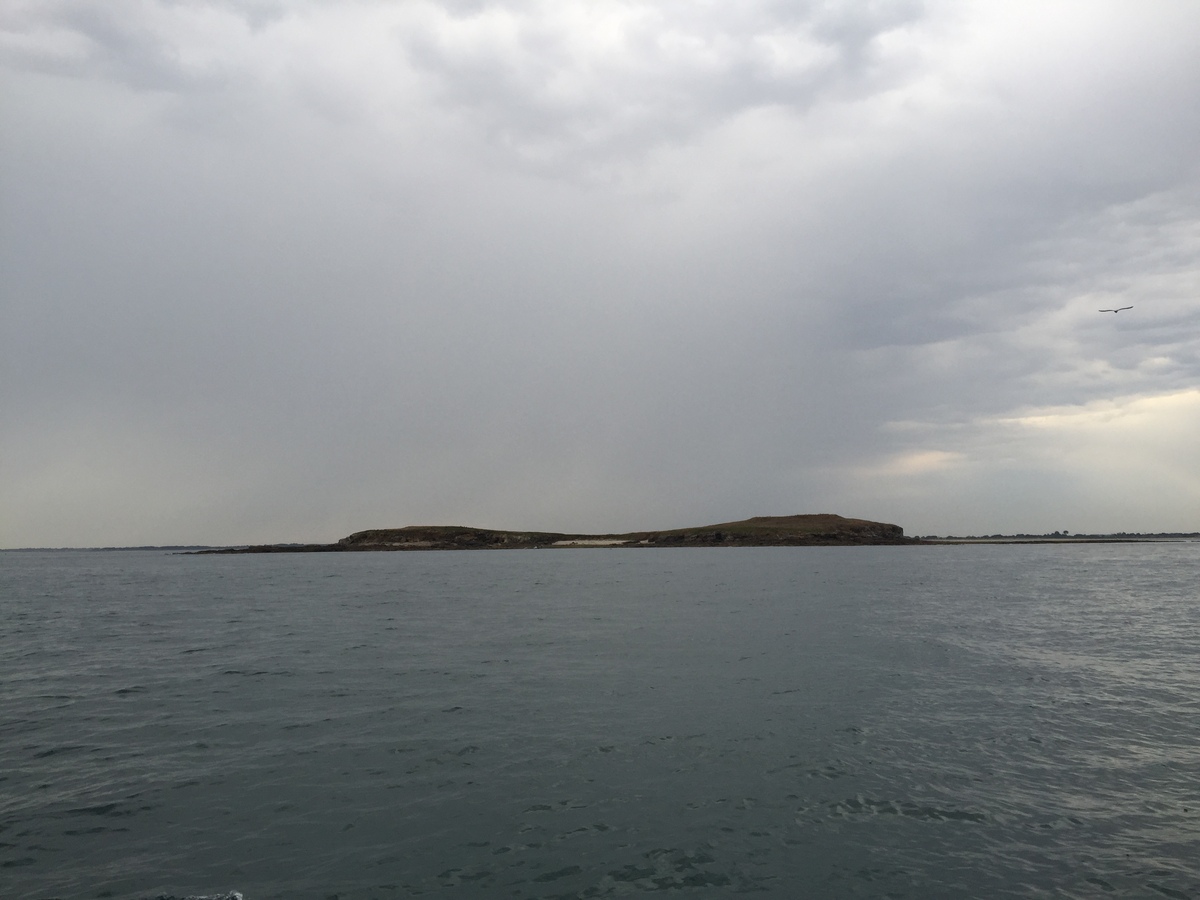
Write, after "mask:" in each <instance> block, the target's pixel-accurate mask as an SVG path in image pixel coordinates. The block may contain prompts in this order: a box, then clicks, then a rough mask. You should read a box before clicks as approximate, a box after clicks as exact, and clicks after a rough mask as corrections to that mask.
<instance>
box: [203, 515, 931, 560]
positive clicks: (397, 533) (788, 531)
mask: <svg viewBox="0 0 1200 900" xmlns="http://www.w3.org/2000/svg"><path fill="white" fill-rule="evenodd" d="M917 542H918V541H917V540H916V539H915V538H906V537H905V536H904V529H902V528H901V527H900V526H898V525H889V524H886V523H884V522H871V521H868V520H866V519H847V518H844V517H843V516H838V515H832V514H818V515H797V516H755V517H754V518H752V519H744V520H742V521H739V522H722V523H720V524H717V525H702V526H700V527H697V528H677V529H672V530H668V531H635V532H627V533H624V534H562V533H558V532H550V531H497V530H493V529H488V528H468V527H463V526H457V525H409V526H407V527H404V528H376V529H371V530H369V531H359V532H355V533H354V534H352V535H349V536H348V537H344V538H342V539H341V540H340V541H338V542H337V543H335V544H267V545H263V546H257V547H236V548H226V549H223V550H211V551H204V552H210V553H298V552H299V553H303V552H310V553H311V552H326V553H328V552H346V551H370V550H526V549H534V548H549V547H556V548H561V547H799V546H838V545H862V544H911V543H917Z"/></svg>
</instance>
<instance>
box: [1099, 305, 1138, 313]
mask: <svg viewBox="0 0 1200 900" xmlns="http://www.w3.org/2000/svg"><path fill="white" fill-rule="evenodd" d="M1123 309H1133V307H1132V306H1118V307H1117V308H1116V309H1102V310H1100V312H1110V313H1119V312H1120V311H1121V310H1123Z"/></svg>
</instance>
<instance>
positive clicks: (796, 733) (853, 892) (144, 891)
mask: <svg viewBox="0 0 1200 900" xmlns="http://www.w3.org/2000/svg"><path fill="white" fill-rule="evenodd" d="M0 679H2V683H0V896H3V897H6V898H7V897H13V898H25V897H31V898H47V897H60V898H92V897H114V898H143V897H154V896H156V895H159V894H174V895H179V896H183V895H185V894H215V893H218V892H224V891H229V890H232V889H237V890H240V891H242V892H244V894H245V896H246V900H269V898H302V900H303V898H314V900H325V898H330V897H333V896H336V897H338V898H339V900H360V898H361V900H366V898H393V897H394V898H402V897H409V896H416V895H425V896H430V895H432V896H455V897H457V896H463V897H531V898H533V897H544V898H551V897H560V898H583V897H609V896H631V895H638V894H643V893H653V892H660V891H662V892H668V893H669V895H671V896H676V895H677V896H687V897H692V896H695V897H724V896H728V895H730V894H733V893H759V894H760V895H762V896H768V897H823V898H824V897H833V898H837V897H912V898H929V897H1088V898H1091V897H1100V896H1113V897H1154V898H1161V897H1173V898H1183V897H1196V898H1200V544H1197V543H1190V544H1155V545H1086V546H1012V547H924V548H912V547H898V548H889V547H880V548H812V549H786V548H765V549H714V550H700V549H694V550H645V551H631V550H558V551H529V552H520V551H511V552H495V551H492V552H488V551H482V552H473V553H472V552H466V553H407V554H404V553H392V554H385V553H381V554H361V555H359V554H355V555H333V554H314V555H282V556H240V557H211V556H209V557H188V556H172V555H167V554H163V553H153V552H120V553H113V552H109V553H99V552H92V553H87V552H78V553H77V552H62V553H44V554H43V553H2V554H0Z"/></svg>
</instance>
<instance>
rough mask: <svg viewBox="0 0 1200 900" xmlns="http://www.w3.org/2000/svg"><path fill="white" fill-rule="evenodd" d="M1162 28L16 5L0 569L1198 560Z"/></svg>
mask: <svg viewBox="0 0 1200 900" xmlns="http://www.w3.org/2000/svg"><path fill="white" fill-rule="evenodd" d="M1196 19H1197V14H1196V12H1195V10H1194V8H1193V7H1192V6H1191V5H1188V4H1171V3H1164V4H1162V5H1160V6H1156V7H1155V10H1154V12H1153V13H1152V14H1151V13H1149V12H1147V11H1145V10H1141V11H1139V12H1138V14H1137V15H1136V16H1135V15H1133V14H1132V13H1129V12H1128V11H1127V10H1126V8H1125V7H1123V6H1122V5H1119V4H1114V5H1108V4H1095V5H1088V6H1087V7H1086V9H1085V8H1083V7H1081V8H1079V9H1078V10H1076V9H1075V8H1074V7H1071V6H1063V7H1061V8H1056V11H1054V12H1051V11H1047V10H1045V9H1044V8H1043V7H1042V6H1040V5H1036V4H1035V5H1030V6H1021V5H1017V6H1013V7H1009V6H1007V5H1006V7H1005V8H1004V9H1003V10H1001V9H1000V8H998V7H996V6H995V5H991V4H941V3H927V4H921V5H918V4H913V3H896V4H888V3H880V4H861V3H855V4H824V3H822V4H775V3H767V2H762V3H753V4H738V5H737V6H736V7H734V8H731V9H729V10H726V9H723V8H719V7H717V6H711V5H703V4H701V5H697V4H642V3H637V2H632V0H630V2H623V3H619V2H611V3H598V4H594V3H593V4H575V3H556V4H546V5H538V4H534V5H529V4H498V3H453V4H451V3H440V4H435V3H411V4H400V5H396V4H383V3H368V2H363V3H349V4H323V3H315V2H314V3H306V4H297V5H292V4H288V5H278V4H270V3H261V4H253V5H241V4H233V3H205V4H194V3H193V4H171V3H165V2H163V3H156V2H151V0H145V2H128V3H123V4H120V5H113V6H106V7H105V11H103V12H101V11H100V10H99V7H97V6H95V5H94V4H89V3H83V2H70V0H66V2H58V3H52V4H24V5H22V4H16V5H13V6H11V7H10V8H9V10H8V11H7V12H6V13H5V14H4V18H3V20H0V25H2V26H3V36H2V37H0V52H2V53H3V57H2V59H3V65H4V66H5V75H4V77H5V80H6V83H7V84H8V85H9V90H8V92H7V99H6V100H5V106H4V108H3V116H4V119H5V125H6V127H5V128H4V129H3V134H4V136H3V138H2V144H0V159H2V163H0V165H2V166H3V171H2V172H0V176H2V178H0V190H2V191H3V196H2V206H0V216H2V219H0V227H2V228H3V231H2V233H0V234H2V237H3V240H2V241H0V273H2V274H0V322H2V326H3V327H2V328H0V359H2V360H3V362H2V363H0V365H2V366H3V371H2V380H3V385H2V386H0V510H3V512H2V513H0V545H3V546H17V545H29V544H96V543H104V544H111V543H143V542H178V541H262V540H325V539H332V538H335V537H338V536H340V535H341V534H344V533H348V532H349V531H352V530H356V529H358V528H364V527H371V526H382V525H398V524H407V523H413V522H450V521H459V522H470V523H477V524H481V525H492V526H496V527H524V526H528V527H545V528H561V529H595V530H605V529H624V528H634V527H641V526H643V525H645V526H647V527H667V526H671V525H682V524H688V523H697V522H702V521H718V520H721V519H730V518H738V517H742V516H744V515H751V514H758V513H776V512H795V511H837V512H842V513H844V514H847V515H863V516H868V517H873V518H884V519H888V520H890V521H897V522H898V523H900V524H902V525H905V526H906V527H907V528H908V529H909V530H910V531H918V532H923V533H927V532H943V533H944V532H950V531H959V532H962V531H987V532H991V531H999V530H1043V529H1057V528H1061V527H1064V525H1067V524H1069V525H1070V527H1072V528H1077V529H1081V530H1107V529H1118V528H1133V527H1138V528H1164V529H1184V528H1186V529H1188V530H1191V529H1193V528H1196V527H1200V526H1197V525H1196V524H1195V523H1194V522H1192V521H1191V520H1190V519H1189V518H1188V517H1189V512H1188V510H1192V509H1195V508H1198V507H1197V505H1196V503H1195V501H1196V500H1197V499H1200V493H1198V492H1200V488H1198V487H1197V485H1196V483H1195V480H1194V479H1192V480H1189V479H1188V478H1187V477H1186V471H1185V470H1184V469H1183V468H1182V467H1181V465H1180V463H1179V460H1181V459H1183V458H1184V456H1183V453H1184V451H1183V450H1182V449H1180V448H1185V447H1190V446H1194V443H1190V442H1191V441H1192V439H1193V438H1194V435H1193V434H1192V432H1191V431H1189V430H1188V429H1187V428H1182V429H1181V428H1179V427H1177V426H1176V425H1173V424H1172V417H1173V416H1174V415H1183V416H1186V415H1188V414H1189V413H1190V411H1191V410H1193V409H1194V407H1193V406H1192V405H1190V404H1191V403H1192V401H1191V399H1190V398H1191V394H1189V393H1188V392H1189V391H1192V390H1194V389H1195V387H1196V385H1197V380H1198V375H1200V352H1198V349H1200V306H1198V304H1197V300H1196V298H1197V296H1198V295H1200V291H1198V290H1197V289H1198V288H1200V269H1198V267H1197V264H1196V262H1195V260H1196V259H1197V258H1200V257H1198V255H1197V249H1198V248H1200V215H1198V211H1200V203H1198V200H1200V184H1198V179H1197V166H1196V162H1197V161H1196V151H1195V148H1196V147H1198V146H1200V120H1198V116H1200V103H1197V102H1196V100H1197V99H1198V98H1197V97H1196V85H1197V84H1200V77H1198V76H1200V71H1198V68H1200V62H1197V61H1196V60H1195V59H1194V57H1195V54H1194V53H1193V52H1192V48H1191V47H1190V45H1189V44H1188V42H1187V40H1186V36H1187V35H1188V34H1191V33H1194V32H1195V26H1196V25H1197V24H1200V23H1197V21H1196ZM1128 303H1133V304H1134V305H1135V310H1134V311H1133V312H1134V315H1130V314H1128V313H1122V314H1120V316H1112V315H1111V314H1109V315H1101V314H1099V313H1098V312H1096V310H1097V309H1099V308H1102V307H1107V306H1111V305H1114V304H1116V305H1125V304H1128ZM1105 404H1109V405H1108V406H1106V405H1105ZM1030 423H1036V424H1030ZM1106 428H1107V429H1108V430H1106ZM1081 440H1086V446H1088V447H1091V448H1094V449H1093V450H1089V451H1088V452H1087V453H1081V452H1076V453H1075V457H1076V458H1074V459H1071V458H1070V457H1069V456H1068V455H1067V451H1068V450H1069V449H1071V448H1074V449H1075V450H1076V451H1078V450H1079V447H1080V443H1079V442H1080V441H1081ZM1131 447H1132V448H1135V449H1136V448H1140V449H1137V453H1140V454H1142V457H1141V458H1142V459H1143V460H1144V461H1145V463H1146V465H1147V466H1149V467H1152V468H1154V470H1155V471H1156V472H1158V473H1159V474H1157V475H1154V476H1153V477H1150V476H1146V477H1145V478H1139V479H1134V480H1133V483H1136V485H1137V489H1136V490H1134V489H1132V488H1128V489H1127V488H1125V487H1119V488H1118V487H1117V486H1114V484H1113V480H1112V472H1113V465H1114V464H1115V461H1116V460H1120V461H1121V462H1122V464H1123V465H1124V464H1128V463H1129V462H1130V461H1131V457H1130V455H1129V454H1130V452H1131V451H1130V449H1129V448H1131ZM1136 458H1137V457H1136V455H1135V456H1134V457H1132V459H1134V460H1136ZM1162 473H1168V474H1165V475H1164V474H1162ZM1189 504H1190V505H1189ZM1064 508H1067V509H1071V510H1077V511H1078V512H1077V514H1076V515H1074V516H1073V520H1072V521H1071V522H1070V523H1066V522H1064V521H1061V515H1060V510H1062V509H1064ZM1132 523H1136V524H1132Z"/></svg>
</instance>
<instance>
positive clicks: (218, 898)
mask: <svg viewBox="0 0 1200 900" xmlns="http://www.w3.org/2000/svg"><path fill="white" fill-rule="evenodd" d="M147 900H246V898H245V897H243V896H242V892H241V891H230V892H229V893H228V894H188V895H187V896H186V897H176V896H175V895H174V894H159V895H158V896H157V897H150V898H147Z"/></svg>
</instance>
